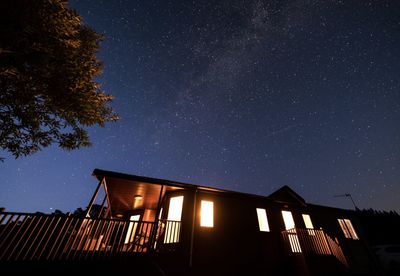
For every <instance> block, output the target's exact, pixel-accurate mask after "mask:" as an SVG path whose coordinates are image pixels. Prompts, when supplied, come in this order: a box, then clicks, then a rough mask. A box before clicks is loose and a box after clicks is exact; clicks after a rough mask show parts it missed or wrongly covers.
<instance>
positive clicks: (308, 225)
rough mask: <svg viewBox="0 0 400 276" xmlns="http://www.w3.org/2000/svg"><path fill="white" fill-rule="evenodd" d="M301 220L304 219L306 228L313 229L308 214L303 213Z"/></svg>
mask: <svg viewBox="0 0 400 276" xmlns="http://www.w3.org/2000/svg"><path fill="white" fill-rule="evenodd" d="M302 216H303V220H304V225H305V226H306V228H307V229H314V226H313V224H312V222H311V218H310V215H307V214H303V215H302Z"/></svg>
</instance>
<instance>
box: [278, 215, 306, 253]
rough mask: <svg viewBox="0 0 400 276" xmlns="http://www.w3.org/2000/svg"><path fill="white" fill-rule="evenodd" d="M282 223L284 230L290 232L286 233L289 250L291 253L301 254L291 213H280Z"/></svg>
mask: <svg viewBox="0 0 400 276" xmlns="http://www.w3.org/2000/svg"><path fill="white" fill-rule="evenodd" d="M282 217H283V222H284V223H285V229H286V230H291V231H287V235H288V239H289V243H290V248H291V250H292V252H295V253H301V247H300V241H299V237H298V236H297V232H296V226H295V224H294V220H293V216H292V212H290V211H282Z"/></svg>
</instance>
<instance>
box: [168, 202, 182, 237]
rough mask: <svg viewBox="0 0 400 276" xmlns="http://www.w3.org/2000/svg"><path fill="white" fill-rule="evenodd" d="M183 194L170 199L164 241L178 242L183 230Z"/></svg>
mask: <svg viewBox="0 0 400 276" xmlns="http://www.w3.org/2000/svg"><path fill="white" fill-rule="evenodd" d="M182 207H183V196H175V197H171V198H170V199H169V208H168V215H167V220H168V221H167V224H166V226H165V235H164V243H177V242H179V236H180V231H181V224H180V221H181V218H182Z"/></svg>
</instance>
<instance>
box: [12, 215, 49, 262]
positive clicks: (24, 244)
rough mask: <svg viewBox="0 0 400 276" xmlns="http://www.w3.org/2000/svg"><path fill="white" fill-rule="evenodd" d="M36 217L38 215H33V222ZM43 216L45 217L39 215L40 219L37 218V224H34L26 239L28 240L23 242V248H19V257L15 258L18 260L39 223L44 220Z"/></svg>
mask: <svg viewBox="0 0 400 276" xmlns="http://www.w3.org/2000/svg"><path fill="white" fill-rule="evenodd" d="M35 218H36V217H33V218H32V223H33V221H34V220H35ZM42 218H43V217H39V219H37V221H36V224H35V225H34V227H33V229H32V231H31V232H30V234H29V236H28V238H27V239H26V241H25V242H24V243H23V245H22V247H21V249H20V250H19V252H18V254H17V257H16V258H15V259H16V260H18V258H19V256H20V255H21V253H22V252H23V251H24V248H25V246H26V245H27V244H28V242H29V240H30V239H31V237H32V235H33V233H34V232H35V230H36V227H37V226H38V225H39V223H40V221H41V220H42Z"/></svg>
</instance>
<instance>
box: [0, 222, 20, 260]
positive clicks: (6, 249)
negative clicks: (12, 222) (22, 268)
mask: <svg viewBox="0 0 400 276" xmlns="http://www.w3.org/2000/svg"><path fill="white" fill-rule="evenodd" d="M26 221H27V220H26V216H23V219H22V223H21V225H20V226H19V229H18V231H17V233H15V234H14V236H13V237H12V239H11V241H9V242H8V245H7V247H6V248H5V249H2V251H3V254H2V255H1V256H0V260H2V259H3V257H4V256H5V255H6V254H7V251H8V250H9V248H10V246H11V245H12V244H13V243H14V240H15V239H16V238H17V237H18V235H19V233H20V231H21V230H22V229H23V227H24V225H25V222H26ZM17 222H18V221H17ZM6 241H7V239H4V241H3V242H6ZM17 244H18V242H17ZM0 248H1V246H0ZM14 250H15V247H14V248H13V250H12V251H11V254H9V255H8V257H9V258H10V257H11V255H12V254H13V253H14Z"/></svg>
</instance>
